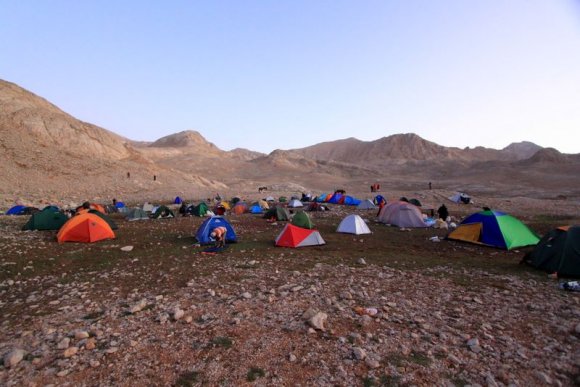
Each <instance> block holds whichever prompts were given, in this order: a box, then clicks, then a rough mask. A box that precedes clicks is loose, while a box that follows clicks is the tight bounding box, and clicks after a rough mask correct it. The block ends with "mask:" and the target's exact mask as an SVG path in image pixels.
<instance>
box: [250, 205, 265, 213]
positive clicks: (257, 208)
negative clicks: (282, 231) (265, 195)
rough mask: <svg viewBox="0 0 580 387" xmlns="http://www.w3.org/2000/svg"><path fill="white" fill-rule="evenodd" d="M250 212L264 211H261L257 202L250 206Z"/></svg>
mask: <svg viewBox="0 0 580 387" xmlns="http://www.w3.org/2000/svg"><path fill="white" fill-rule="evenodd" d="M250 212H251V213H252V214H262V213H264V211H262V207H260V205H259V204H254V205H253V206H252V207H250Z"/></svg>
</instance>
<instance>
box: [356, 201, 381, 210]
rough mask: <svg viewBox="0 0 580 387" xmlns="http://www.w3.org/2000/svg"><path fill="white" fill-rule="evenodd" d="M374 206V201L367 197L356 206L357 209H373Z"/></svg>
mask: <svg viewBox="0 0 580 387" xmlns="http://www.w3.org/2000/svg"><path fill="white" fill-rule="evenodd" d="M376 208H377V206H375V205H374V203H373V202H372V201H371V200H369V199H365V200H363V201H362V202H361V203H360V204H359V205H358V206H356V209H357V210H374V209H376Z"/></svg>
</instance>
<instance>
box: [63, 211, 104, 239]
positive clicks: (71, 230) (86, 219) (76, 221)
mask: <svg viewBox="0 0 580 387" xmlns="http://www.w3.org/2000/svg"><path fill="white" fill-rule="evenodd" d="M114 238H115V233H114V232H113V230H111V227H109V225H108V224H107V222H105V221H104V220H103V219H102V218H100V217H99V216H97V215H95V214H91V213H84V214H80V215H76V216H73V217H72V218H70V219H69V220H68V221H67V222H66V223H65V224H64V225H63V226H62V227H61V229H60V230H59V231H58V234H57V235H56V239H57V240H58V242H59V243H63V242H87V243H88V242H97V241H100V240H103V239H114Z"/></svg>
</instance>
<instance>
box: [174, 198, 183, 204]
mask: <svg viewBox="0 0 580 387" xmlns="http://www.w3.org/2000/svg"><path fill="white" fill-rule="evenodd" d="M181 203H183V200H181V198H180V197H179V196H176V197H175V200H173V204H181Z"/></svg>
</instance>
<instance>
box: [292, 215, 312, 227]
mask: <svg viewBox="0 0 580 387" xmlns="http://www.w3.org/2000/svg"><path fill="white" fill-rule="evenodd" d="M292 224H293V225H294V226H298V227H302V228H307V229H309V230H312V229H313V228H314V225H313V224H312V221H311V220H310V217H309V216H308V214H307V213H306V212H304V211H298V212H297V213H296V214H295V215H294V216H293V217H292Z"/></svg>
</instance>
